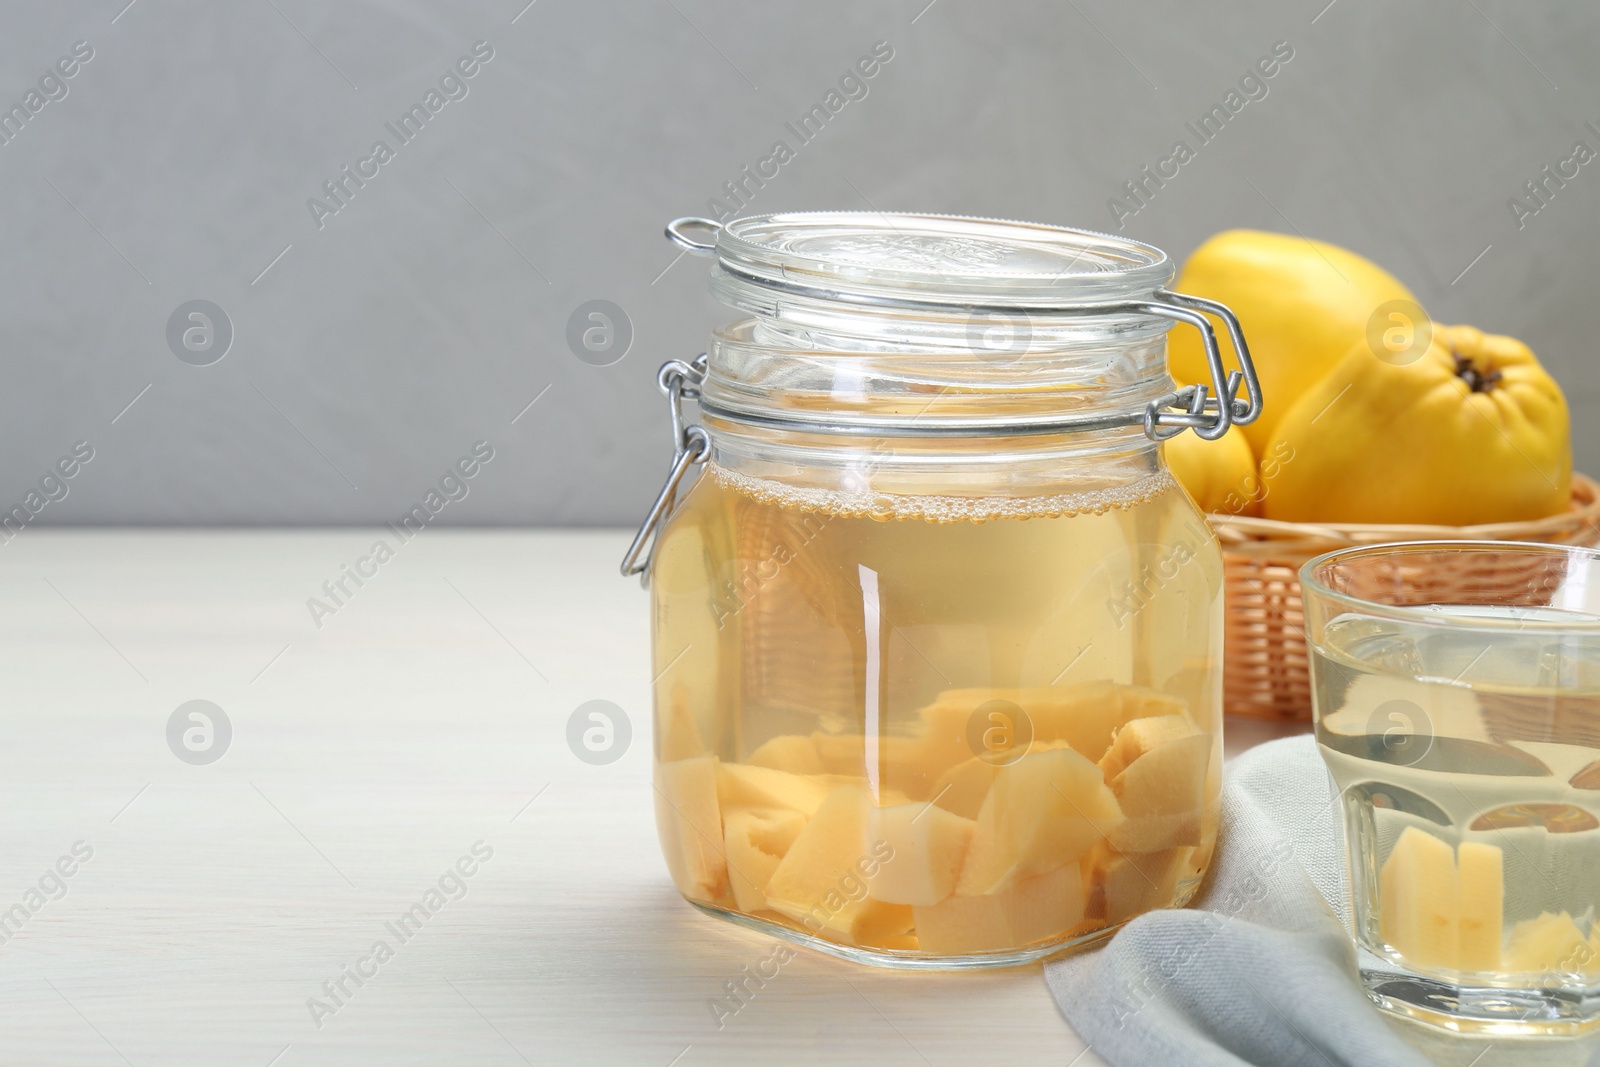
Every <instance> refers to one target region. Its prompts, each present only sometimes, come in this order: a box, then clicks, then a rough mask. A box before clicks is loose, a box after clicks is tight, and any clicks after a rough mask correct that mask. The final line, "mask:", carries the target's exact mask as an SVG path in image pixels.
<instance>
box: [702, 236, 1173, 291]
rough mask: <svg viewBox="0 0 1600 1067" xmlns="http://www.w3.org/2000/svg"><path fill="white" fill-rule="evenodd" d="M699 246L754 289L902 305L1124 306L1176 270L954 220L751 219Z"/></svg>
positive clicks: (1144, 249) (1119, 244) (1098, 244)
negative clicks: (816, 293) (764, 287)
mask: <svg viewBox="0 0 1600 1067" xmlns="http://www.w3.org/2000/svg"><path fill="white" fill-rule="evenodd" d="M679 221H680V222H682V221H684V220H679ZM674 239H675V240H678V239H679V238H678V236H677V235H676V234H674ZM680 243H682V242H681V241H680ZM694 248H695V250H696V251H704V252H711V251H714V252H715V253H716V256H717V260H718V267H719V268H720V269H721V270H723V271H725V272H727V273H728V274H731V275H733V276H735V277H743V278H745V279H747V280H748V281H751V282H754V283H756V284H758V285H759V284H765V285H777V286H779V287H785V288H787V287H800V288H803V289H811V290H821V291H825V293H826V295H827V296H829V297H830V298H832V299H835V300H844V301H848V302H852V303H862V304H875V305H888V306H896V307H912V306H934V307H961V308H973V307H981V306H995V307H1004V308H1016V309H1040V310H1044V309H1052V308H1082V307H1089V306H1101V305H1107V304H1119V303H1122V302H1125V301H1129V300H1137V299H1141V298H1149V297H1150V296H1151V295H1152V294H1153V293H1155V292H1157V291H1158V290H1160V289H1162V288H1164V287H1165V286H1166V285H1167V284H1169V283H1170V282H1171V281H1172V278H1173V274H1174V268H1173V264H1172V261H1171V260H1170V259H1169V258H1168V257H1167V254H1166V253H1165V252H1163V251H1161V250H1160V249H1159V248H1155V247H1153V246H1151V245H1147V244H1143V243H1141V242H1139V241H1132V240H1129V239H1127V238H1123V237H1116V236H1113V235H1110V234H1104V233H1096V232H1094V231H1092V230H1078V229H1072V228H1069V227H1065V226H1047V225H1041V224H1038V223H1030V222H1015V221H1010V220H1005V219H986V218H969V217H964V216H954V215H918V214H884V213H881V212H854V211H817V212H791V213H784V214H775V215H752V216H749V217H747V218H741V219H734V220H732V221H730V222H728V223H727V224H726V225H723V226H721V227H720V228H719V229H718V231H717V234H716V240H715V243H714V244H709V245H708V244H701V243H698V242H695V243H694ZM819 295H821V294H819Z"/></svg>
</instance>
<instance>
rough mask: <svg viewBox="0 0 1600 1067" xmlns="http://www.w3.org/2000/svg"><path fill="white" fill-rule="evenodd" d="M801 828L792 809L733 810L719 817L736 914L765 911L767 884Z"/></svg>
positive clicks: (802, 821) (802, 818) (801, 822)
mask: <svg viewBox="0 0 1600 1067" xmlns="http://www.w3.org/2000/svg"><path fill="white" fill-rule="evenodd" d="M805 825H806V817H805V816H804V815H802V814H800V813H799V812H798V811H795V810H794V809H792V808H734V809H732V810H730V811H729V812H728V813H727V814H726V815H725V816H723V821H722V829H723V834H724V840H723V844H724V855H725V856H726V857H727V861H728V882H729V884H730V885H731V886H732V887H733V901H734V903H735V904H737V905H738V907H739V910H740V911H743V912H755V911H763V910H765V909H766V907H767V897H766V892H765V890H766V888H767V882H768V881H770V880H771V878H772V872H773V871H776V870H777V869H778V864H779V863H780V862H781V861H782V860H783V857H784V854H785V853H787V852H788V851H789V846H790V845H792V844H794V839H795V838H796V837H798V836H800V831H801V830H803V829H805Z"/></svg>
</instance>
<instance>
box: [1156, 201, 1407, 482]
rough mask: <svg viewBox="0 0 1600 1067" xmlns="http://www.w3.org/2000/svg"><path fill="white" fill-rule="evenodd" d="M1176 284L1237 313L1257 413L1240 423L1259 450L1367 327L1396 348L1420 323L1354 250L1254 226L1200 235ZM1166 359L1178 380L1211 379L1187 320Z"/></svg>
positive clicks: (1395, 284)
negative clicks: (1256, 387) (1256, 390)
mask: <svg viewBox="0 0 1600 1067" xmlns="http://www.w3.org/2000/svg"><path fill="white" fill-rule="evenodd" d="M1176 290H1177V291H1178V292H1180V293H1187V294H1189V295H1191V296H1200V297H1205V298H1207V299H1210V300H1216V301H1220V302H1221V303H1223V304H1226V305H1228V307H1229V308H1230V309H1231V310H1232V311H1233V313H1234V314H1235V315H1237V316H1238V317H1239V325H1240V326H1241V327H1242V328H1243V329H1244V339H1245V343H1246V344H1248V345H1249V346H1250V356H1251V358H1252V360H1254V362H1255V366H1256V374H1257V376H1258V377H1259V378H1260V379H1261V394H1262V402H1263V406H1262V411H1261V417H1260V418H1258V419H1257V420H1256V421H1255V422H1253V423H1251V424H1250V425H1249V426H1246V427H1244V435H1245V436H1246V437H1247V438H1249V440H1250V447H1251V448H1252V449H1254V450H1255V454H1256V455H1258V456H1261V455H1265V454H1266V448H1267V442H1268V441H1270V440H1271V439H1272V433H1273V430H1274V429H1276V428H1277V425H1278V422H1279V420H1280V419H1282V418H1283V416H1284V415H1285V414H1286V413H1287V412H1288V410H1289V408H1290V407H1291V406H1292V405H1293V404H1294V402H1295V401H1296V400H1298V399H1299V398H1300V397H1301V396H1302V395H1304V394H1305V393H1306V392H1307V391H1308V390H1309V389H1310V388H1311V387H1312V386H1313V385H1314V384H1316V382H1317V381H1318V380H1319V379H1320V378H1322V376H1323V375H1325V374H1327V373H1328V371H1329V370H1330V369H1331V368H1332V367H1333V365H1334V364H1335V363H1337V362H1338V361H1339V358H1340V357H1341V356H1343V355H1344V354H1345V353H1346V352H1348V351H1349V350H1350V346H1351V345H1353V344H1355V343H1356V342H1357V341H1358V340H1360V339H1361V338H1363V337H1365V336H1367V335H1368V332H1369V330H1372V331H1375V332H1376V333H1377V334H1378V335H1379V336H1380V337H1382V338H1383V339H1384V342H1385V343H1388V344H1391V345H1402V346H1403V345H1406V344H1408V343H1410V336H1411V331H1414V330H1415V329H1416V328H1417V327H1419V326H1420V325H1421V324H1423V323H1425V322H1426V321H1427V318H1426V315H1425V313H1424V312H1423V310H1422V308H1421V307H1420V306H1418V304H1417V300H1416V297H1414V296H1412V295H1411V291H1410V290H1409V289H1407V288H1406V287H1405V286H1404V285H1401V284H1400V282H1399V281H1397V280H1396V279H1395V278H1394V277H1393V276H1392V275H1390V274H1389V273H1388V272H1387V271H1385V270H1384V269H1383V268H1381V267H1379V266H1377V265H1376V264H1374V263H1372V262H1370V261H1368V260H1366V259H1363V258H1362V257H1361V256H1358V255H1356V254H1355V253H1354V252H1350V251H1347V250H1346V249H1343V248H1340V247H1339V246H1338V245H1331V244H1328V243H1327V242H1326V241H1313V240H1310V239H1308V238H1305V237H1297V236H1289V235H1287V234H1281V233H1264V232H1262V231H1260V230H1227V231H1225V232H1223V233H1219V234H1217V235H1216V236H1214V237H1212V238H1210V239H1209V240H1207V241H1206V242H1205V244H1203V245H1201V246H1200V247H1199V248H1197V249H1195V250H1194V253H1193V254H1192V255H1191V256H1190V257H1189V259H1188V262H1186V263H1185V264H1184V265H1183V273H1182V274H1180V275H1179V276H1178V281H1177V283H1176ZM1208 317H1209V318H1210V319H1211V323H1212V325H1213V326H1214V327H1215V328H1216V331H1217V344H1218V346H1219V348H1220V349H1221V350H1222V355H1223V363H1224V365H1225V366H1226V367H1227V368H1228V369H1230V370H1231V369H1234V368H1237V367H1238V365H1239V363H1238V359H1237V358H1236V357H1235V356H1234V354H1233V343H1232V341H1230V340H1229V338H1228V333H1227V330H1226V329H1225V328H1224V327H1223V325H1222V320H1221V319H1218V318H1217V317H1216V316H1214V315H1213V316H1208ZM1424 343H1425V342H1424ZM1167 361H1168V366H1169V367H1170V368H1171V369H1172V376H1173V378H1175V379H1176V380H1177V382H1178V384H1179V385H1188V384H1191V383H1196V382H1206V383H1209V382H1210V381H1211V371H1210V369H1209V368H1208V366H1207V364H1206V352H1205V346H1204V345H1203V344H1202V343H1201V340H1200V334H1199V332H1198V331H1196V330H1195V329H1193V328H1192V327H1190V326H1186V325H1182V324H1180V325H1179V326H1178V327H1177V328H1175V329H1174V330H1173V331H1172V332H1171V333H1169V334H1168V335H1167Z"/></svg>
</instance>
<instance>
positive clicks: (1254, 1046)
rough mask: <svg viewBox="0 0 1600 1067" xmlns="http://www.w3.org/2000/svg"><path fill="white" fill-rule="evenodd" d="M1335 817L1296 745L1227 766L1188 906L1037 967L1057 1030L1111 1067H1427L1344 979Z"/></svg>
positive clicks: (1346, 961)
mask: <svg viewBox="0 0 1600 1067" xmlns="http://www.w3.org/2000/svg"><path fill="white" fill-rule="evenodd" d="M1337 819H1338V811H1337V809H1336V807H1335V805H1334V802H1333V791H1332V788H1331V784H1330V780H1329V777H1328V774H1327V771H1326V770H1325V769H1324V768H1323V764H1322V760H1321V758H1320V757H1319V756H1318V755H1317V750H1316V745H1315V743H1314V741H1313V740H1312V738H1311V737H1309V736H1305V737H1291V738H1285V739H1283V740H1281V741H1272V742H1269V743H1267V744H1264V745H1260V746H1257V747H1256V748H1253V749H1250V750H1249V751H1248V752H1245V753H1244V754H1243V755H1241V756H1239V757H1238V758H1237V759H1235V760H1233V761H1232V762H1230V763H1229V764H1228V767H1227V773H1226V774H1225V775H1224V785H1223V790H1222V830H1221V839H1220V841H1219V844H1218V849H1217V854H1216V856H1215V858H1214V859H1213V861H1212V868H1211V872H1210V874H1209V876H1208V878H1207V880H1206V883H1205V885H1204V886H1203V887H1202V888H1201V891H1200V894H1199V895H1198V896H1197V897H1196V898H1195V900H1194V901H1193V903H1192V904H1191V905H1190V907H1189V908H1187V909H1183V910H1175V911H1158V912H1152V913H1150V914H1148V915H1141V916H1140V917H1139V918H1137V919H1134V920H1133V921H1132V922H1130V923H1128V925H1127V926H1125V927H1123V928H1122V929H1121V930H1120V931H1118V932H1117V935H1116V937H1114V938H1113V939H1112V940H1111V942H1110V943H1109V944H1108V945H1106V946H1105V947H1104V948H1101V949H1099V950H1096V951H1093V952H1089V953H1086V954H1083V955H1078V956H1070V957H1067V958H1065V959H1061V960H1057V961H1055V962H1054V963H1051V964H1049V965H1047V966H1046V967H1045V981H1046V982H1048V983H1049V986H1050V991H1051V993H1052V994H1053V995H1054V996H1055V999H1056V1003H1057V1004H1058V1005H1059V1006H1060V1008H1061V1012H1062V1014H1063V1015H1065V1016H1066V1017H1067V1021H1068V1022H1070V1023H1071V1024H1072V1026H1073V1028H1074V1029H1076V1030H1077V1032H1078V1034H1079V1035H1080V1036H1081V1037H1082V1038H1083V1039H1084V1040H1085V1041H1086V1042H1088V1043H1089V1045H1090V1047H1091V1048H1092V1049H1093V1050H1094V1051H1095V1053H1096V1054H1098V1055H1099V1056H1100V1057H1101V1058H1102V1059H1104V1060H1105V1061H1106V1062H1108V1063H1111V1064H1114V1065H1117V1067H1122V1065H1124V1064H1127V1065H1139V1067H1143V1065H1146V1064H1184V1065H1191V1064H1192V1065H1195V1067H1211V1065H1213V1064H1214V1065H1217V1067H1223V1065H1227V1067H1237V1065H1239V1064H1271V1065H1277V1064H1298V1063H1314V1064H1323V1063H1326V1064H1331V1065H1335V1067H1343V1065H1346V1064H1349V1065H1352V1067H1354V1065H1358V1064H1359V1065H1361V1067H1428V1062H1429V1061H1428V1060H1427V1059H1426V1058H1424V1057H1423V1056H1422V1055H1421V1054H1420V1053H1419V1052H1418V1051H1417V1050H1416V1049H1414V1048H1412V1047H1411V1046H1410V1045H1409V1044H1407V1042H1406V1041H1404V1040H1403V1039H1402V1038H1401V1037H1400V1036H1399V1035H1398V1034H1397V1033H1396V1032H1395V1030H1393V1029H1391V1028H1390V1027H1389V1026H1388V1025H1386V1024H1385V1022H1384V1020H1383V1019H1382V1017H1381V1016H1380V1015H1379V1013H1378V1010H1377V1008H1375V1007H1374V1006H1373V1005H1372V1003H1371V1001H1369V1000H1368V999H1367V997H1366V995H1365V993H1363V992H1362V990H1361V987H1360V984H1359V980H1358V978H1357V977H1356V955H1355V949H1354V945H1353V944H1352V942H1351V940H1350V935H1349V934H1348V933H1347V932H1346V930H1345V924H1344V921H1343V917H1344V915H1345V913H1346V909H1347V907H1348V904H1347V900H1346V891H1345V875H1344V859H1343V842H1342V838H1341V836H1340V830H1339V827H1338V825H1337Z"/></svg>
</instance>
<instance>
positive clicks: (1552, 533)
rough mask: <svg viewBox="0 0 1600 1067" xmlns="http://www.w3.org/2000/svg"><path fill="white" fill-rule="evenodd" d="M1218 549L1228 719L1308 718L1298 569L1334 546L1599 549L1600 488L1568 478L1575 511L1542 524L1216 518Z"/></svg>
mask: <svg viewBox="0 0 1600 1067" xmlns="http://www.w3.org/2000/svg"><path fill="white" fill-rule="evenodd" d="M1210 519H1211V525H1212V528H1213V529H1215V530H1216V532H1217V537H1218V539H1219V540H1221V542H1222V558H1223V563H1224V568H1225V570H1224V574H1225V592H1224V597H1225V600H1226V612H1227V633H1226V636H1225V642H1226V644H1225V650H1224V659H1225V664H1224V671H1223V705H1224V707H1225V708H1226V709H1227V711H1228V712H1229V713H1230V714H1236V715H1254V716H1259V717H1266V718H1281V719H1310V718H1311V676H1310V673H1309V669H1308V664H1307V656H1306V641H1305V631H1304V624H1305V617H1304V614H1303V612H1302V609H1301V604H1300V581H1299V579H1298V577H1297V575H1298V573H1299V570H1300V566H1301V564H1303V563H1305V562H1306V561H1307V560H1309V559H1310V558H1311V557H1313V556H1316V555H1320V554H1321V553H1323V552H1328V551H1331V550H1332V549H1335V548H1347V547H1350V546H1353V545H1369V544H1380V543H1383V542H1387V541H1431V540H1460V541H1545V542H1549V543H1552V544H1564V545H1587V546H1593V545H1595V544H1596V543H1597V542H1600V484H1596V483H1595V482H1594V481H1593V480H1592V479H1590V478H1587V477H1585V476H1584V475H1581V474H1574V475H1573V476H1572V507H1571V508H1570V509H1569V510H1568V511H1566V512H1565V513H1564V514H1561V515H1553V516H1551V517H1550V518H1548V519H1540V520H1538V521H1536V522H1504V523H1496V524H1493V525H1489V526H1390V525H1381V526H1380V525H1357V524H1348V525H1337V524H1330V525H1318V524H1311V523H1299V522H1279V521H1276V520H1273V519H1253V518H1248V517H1243V516H1238V515H1212V516H1210Z"/></svg>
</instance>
